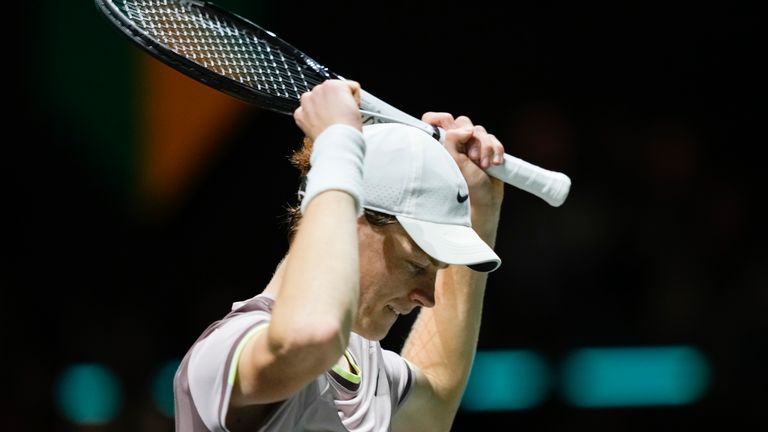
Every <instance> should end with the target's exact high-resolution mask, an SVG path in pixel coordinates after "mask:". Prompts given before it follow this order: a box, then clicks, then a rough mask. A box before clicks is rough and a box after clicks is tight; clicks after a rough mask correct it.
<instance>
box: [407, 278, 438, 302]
mask: <svg viewBox="0 0 768 432" xmlns="http://www.w3.org/2000/svg"><path fill="white" fill-rule="evenodd" d="M408 299H409V300H411V302H413V303H416V304H417V305H419V306H421V307H428V308H431V307H432V306H434V305H435V284H434V283H433V284H432V285H430V286H429V287H426V288H421V287H420V288H416V289H414V290H412V291H411V292H410V294H409V295H408Z"/></svg>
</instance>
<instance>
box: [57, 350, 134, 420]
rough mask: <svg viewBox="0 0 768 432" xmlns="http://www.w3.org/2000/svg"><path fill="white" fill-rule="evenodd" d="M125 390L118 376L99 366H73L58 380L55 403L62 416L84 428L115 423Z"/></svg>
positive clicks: (89, 364)
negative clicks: (85, 426) (113, 421)
mask: <svg viewBox="0 0 768 432" xmlns="http://www.w3.org/2000/svg"><path fill="white" fill-rule="evenodd" d="M121 393H122V389H121V386H120V382H119V381H118V379H117V377H116V376H115V374H114V373H113V372H112V371H110V370H109V369H108V368H107V367H106V366H104V365H101V364H96V363H86V364H76V365H73V366H70V367H69V368H68V369H66V370H64V372H63V373H62V374H61V376H60V377H59V380H58V383H57V386H56V402H57V405H58V407H59V411H61V413H62V415H63V416H64V417H65V418H66V419H67V420H69V421H71V422H73V423H76V424H82V425H100V424H106V423H109V422H111V421H112V420H114V418H115V417H116V416H117V413H118V411H119V410H120V406H121V404H122V394H121Z"/></svg>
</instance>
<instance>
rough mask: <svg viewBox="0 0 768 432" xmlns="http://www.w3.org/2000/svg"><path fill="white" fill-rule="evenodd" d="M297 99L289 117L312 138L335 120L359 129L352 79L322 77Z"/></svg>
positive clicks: (357, 90) (356, 88) (356, 91)
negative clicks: (297, 105) (298, 103)
mask: <svg viewBox="0 0 768 432" xmlns="http://www.w3.org/2000/svg"><path fill="white" fill-rule="evenodd" d="M300 102H301V105H300V106H299V107H298V108H296V110H295V111H294V112H293V118H294V120H295V121H296V124H297V125H298V126H299V127H300V128H301V130H302V131H303V132H304V134H305V135H306V136H307V137H308V138H310V139H312V140H314V139H315V138H316V137H317V136H318V135H320V133H321V132H322V131H324V130H325V128H327V127H328V126H331V125H333V124H337V123H341V124H346V125H349V126H352V127H354V128H356V129H357V130H360V131H362V128H363V124H362V119H361V117H360V108H359V107H360V84H358V83H357V82H355V81H342V80H328V81H324V82H322V83H320V84H318V85H317V86H315V87H314V88H313V89H312V91H309V92H306V93H304V94H303V95H301V98H300Z"/></svg>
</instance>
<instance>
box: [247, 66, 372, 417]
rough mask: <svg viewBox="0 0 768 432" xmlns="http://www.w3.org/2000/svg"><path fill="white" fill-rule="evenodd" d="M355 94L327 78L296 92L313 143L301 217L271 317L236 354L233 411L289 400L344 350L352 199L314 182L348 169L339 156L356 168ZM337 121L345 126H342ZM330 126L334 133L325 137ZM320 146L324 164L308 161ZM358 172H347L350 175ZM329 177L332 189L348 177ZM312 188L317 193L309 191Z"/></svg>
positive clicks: (349, 313) (352, 281) (351, 284)
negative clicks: (309, 89)
mask: <svg viewBox="0 0 768 432" xmlns="http://www.w3.org/2000/svg"><path fill="white" fill-rule="evenodd" d="M358 90H359V86H358V85H357V84H356V83H353V82H341V81H327V82H325V83H323V84H321V85H319V86H317V87H315V89H313V91H312V92H311V93H309V94H305V95H303V96H302V98H301V106H300V107H299V108H298V109H297V110H296V112H295V113H294V118H295V119H296V123H297V124H298V125H299V127H300V128H301V129H302V130H303V131H304V133H305V134H306V136H307V137H309V138H310V139H312V140H313V141H315V148H314V149H313V154H312V163H313V167H312V170H311V171H310V173H309V181H308V184H307V197H308V198H305V201H304V203H302V220H301V222H300V224H299V228H298V230H297V232H296V234H295V237H294V239H293V242H292V243H291V247H290V250H289V253H288V255H287V257H286V259H285V262H284V263H283V265H282V266H281V268H280V269H279V270H278V271H281V272H283V274H282V285H281V286H280V291H279V294H278V298H277V301H276V302H275V306H274V310H273V314H272V320H271V321H270V324H269V326H268V327H267V329H266V331H263V332H260V333H258V334H256V335H254V336H253V337H252V338H251V339H250V340H248V342H247V343H246V345H245V348H244V349H243V350H242V353H241V355H240V358H239V363H238V367H237V377H236V384H235V388H234V390H233V394H232V402H233V404H234V405H235V406H238V405H246V404H264V403H269V402H274V401H279V400H284V399H286V398H288V397H290V396H291V395H293V394H294V393H296V392H297V391H298V390H300V389H301V388H302V387H304V386H305V385H306V384H307V383H309V382H310V381H312V380H313V379H315V378H316V377H317V376H318V375H320V374H322V373H323V372H324V371H326V370H328V369H330V368H331V367H332V365H333V364H334V363H335V362H336V361H337V360H338V359H339V358H340V357H341V356H342V354H343V352H344V349H345V348H346V347H347V342H348V340H349V334H350V331H351V328H352V323H353V321H354V319H355V314H356V308H357V303H358V295H359V287H358V285H359V278H360V276H359V263H358V259H359V258H358V257H359V254H358V239H357V216H358V211H359V205H360V203H359V202H358V200H359V197H356V196H354V195H355V194H354V193H350V191H345V190H340V189H335V188H333V187H332V188H330V189H327V190H326V189H323V188H322V187H320V188H319V189H317V188H318V184H320V186H322V184H321V183H322V182H326V181H328V180H329V179H328V176H327V175H326V176H325V178H324V179H323V178H320V177H318V176H319V175H320V174H322V173H324V171H323V170H325V174H328V173H327V171H328V168H327V166H328V164H330V165H331V166H332V168H333V171H334V173H335V172H338V171H339V170H342V171H343V170H344V169H349V167H348V166H344V164H349V158H348V156H349V155H346V154H342V155H341V160H339V157H340V156H339V154H340V153H344V152H347V151H349V153H355V152H357V153H355V155H354V157H353V159H354V158H357V159H359V162H360V167H357V168H359V170H360V171H361V170H362V156H361V154H359V153H360V152H362V153H364V142H363V143H361V142H355V140H357V139H359V140H362V134H360V130H361V128H362V125H361V122H360V114H359V111H358V103H359V101H358V100H357V98H356V95H357V92H358ZM339 124H344V125H347V126H346V129H344V128H339V127H338V125H339ZM332 125H333V126H332ZM350 126H351V127H350ZM334 128H335V129H336V132H334V133H332V134H330V135H328V134H329V133H330V132H332V129H334ZM354 129H356V131H355V130H354ZM355 133H357V134H358V135H359V136H356V135H355ZM329 136H330V137H332V139H331V138H329ZM329 139H331V141H329ZM323 140H324V141H323ZM321 141H323V142H322V144H321ZM321 146H322V148H324V150H323V151H324V152H325V156H322V157H323V158H325V159H315V156H316V153H318V152H319V151H320V149H321ZM356 146H358V147H359V148H358V147H356ZM360 146H361V147H360ZM350 149H351V151H350ZM352 165H354V163H352ZM357 168H355V167H352V168H351V174H350V175H351V176H354V175H355V172H356V170H357ZM325 174H323V175H325ZM313 175H315V176H314V177H313ZM361 179H362V177H361ZM361 179H360V181H361ZM330 180H331V183H333V181H336V183H333V185H336V184H338V183H341V184H344V183H346V182H347V180H350V181H354V180H355V179H354V178H352V179H346V178H341V179H338V178H336V179H330ZM313 187H314V188H316V189H315V192H316V193H310V190H311V188H313ZM310 196H311V198H309V197H310Z"/></svg>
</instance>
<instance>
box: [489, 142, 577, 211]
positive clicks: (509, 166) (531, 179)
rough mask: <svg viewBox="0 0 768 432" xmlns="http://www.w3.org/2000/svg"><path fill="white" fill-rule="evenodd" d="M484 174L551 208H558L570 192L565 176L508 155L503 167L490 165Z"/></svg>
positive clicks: (568, 180) (569, 180) (569, 185)
mask: <svg viewBox="0 0 768 432" xmlns="http://www.w3.org/2000/svg"><path fill="white" fill-rule="evenodd" d="M486 172H487V173H488V174H490V175H492V176H494V177H496V178H497V179H499V180H501V181H503V182H504V183H507V184H510V185H512V186H515V187H517V188H520V189H522V190H524V191H526V192H529V193H532V194H534V195H536V196H537V197H539V198H541V199H543V200H544V201H546V202H547V203H548V204H549V205H551V206H553V207H560V205H561V204H563V203H564V202H565V199H566V198H567V197H568V192H569V191H570V190H571V179H570V178H568V176H567V175H565V174H563V173H560V172H556V171H550V170H546V169H544V168H541V167H538V166H536V165H534V164H532V163H529V162H526V161H524V160H522V159H519V158H516V157H514V156H510V155H508V154H505V155H504V164H503V165H492V166H491V167H490V168H488V169H487V170H486Z"/></svg>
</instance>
